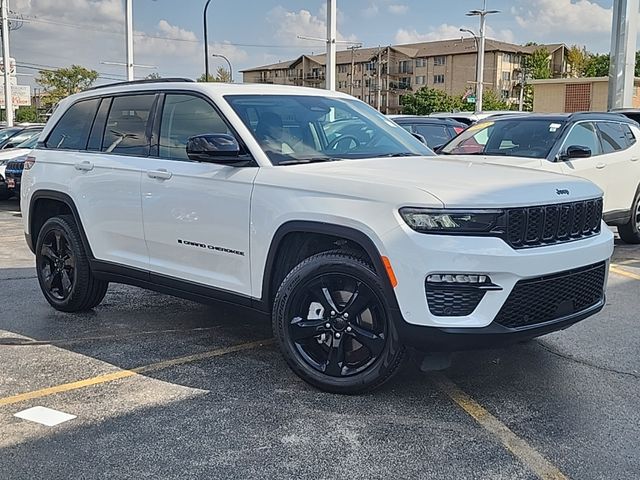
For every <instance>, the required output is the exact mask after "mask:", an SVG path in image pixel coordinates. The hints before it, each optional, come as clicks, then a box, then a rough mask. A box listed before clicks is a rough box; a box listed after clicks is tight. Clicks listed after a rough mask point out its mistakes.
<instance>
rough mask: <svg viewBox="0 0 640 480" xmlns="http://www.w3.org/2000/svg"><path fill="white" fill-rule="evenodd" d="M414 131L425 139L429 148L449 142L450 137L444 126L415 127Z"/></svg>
mask: <svg viewBox="0 0 640 480" xmlns="http://www.w3.org/2000/svg"><path fill="white" fill-rule="evenodd" d="M415 129H416V131H417V132H418V133H419V134H420V135H422V136H423V137H424V138H426V139H427V143H428V144H429V146H431V147H438V146H440V145H444V144H445V143H447V142H448V141H449V140H451V137H452V136H451V135H449V131H448V130H447V127H446V126H445V125H424V124H423V125H416V126H415Z"/></svg>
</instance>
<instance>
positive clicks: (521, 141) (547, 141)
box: [441, 118, 563, 158]
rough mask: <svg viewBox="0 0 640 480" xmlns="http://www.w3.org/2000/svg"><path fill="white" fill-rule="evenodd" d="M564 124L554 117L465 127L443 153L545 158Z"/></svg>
mask: <svg viewBox="0 0 640 480" xmlns="http://www.w3.org/2000/svg"><path fill="white" fill-rule="evenodd" d="M562 126H563V124H562V123H561V122H557V121H554V120H537V119H536V120H523V119H522V118H517V119H512V120H511V119H509V120H499V121H495V122H494V121H490V120H489V121H484V122H480V123H476V124H475V125H472V126H471V127H469V128H468V129H466V130H465V131H464V132H462V133H461V134H460V135H458V136H457V137H456V138H454V139H453V140H452V141H451V142H449V144H447V145H446V146H445V147H444V148H443V149H442V152H441V153H443V154H450V155H492V156H497V155H502V156H513V157H525V158H546V157H547V155H549V152H550V151H551V149H552V148H553V146H554V145H555V143H556V141H557V140H558V138H559V136H560V132H561V130H562Z"/></svg>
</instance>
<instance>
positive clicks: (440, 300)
mask: <svg viewBox="0 0 640 480" xmlns="http://www.w3.org/2000/svg"><path fill="white" fill-rule="evenodd" d="M426 289H427V303H428V304H429V311H430V312H431V313H432V314H433V315H435V316H437V317H464V316H466V315H471V314H472V313H473V311H474V310H475V309H476V307H477V306H478V304H479V303H480V300H482V297H484V294H485V291H484V290H480V289H478V288H473V287H451V286H445V285H433V284H429V283H427V287H426Z"/></svg>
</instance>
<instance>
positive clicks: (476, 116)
mask: <svg viewBox="0 0 640 480" xmlns="http://www.w3.org/2000/svg"><path fill="white" fill-rule="evenodd" d="M514 113H519V114H523V115H526V114H527V112H514V111H512V110H493V111H487V112H479V113H476V112H437V113H432V114H431V115H429V116H430V117H435V118H449V119H452V120H455V121H456V122H460V123H464V124H465V125H467V126H468V125H473V124H474V123H477V122H479V121H481V120H485V119H487V118H489V117H498V116H501V115H513V114H514Z"/></svg>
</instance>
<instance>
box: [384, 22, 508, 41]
mask: <svg viewBox="0 0 640 480" xmlns="http://www.w3.org/2000/svg"><path fill="white" fill-rule="evenodd" d="M461 28H467V29H470V30H473V28H470V27H467V26H463V25H449V24H448V23H443V24H442V25H439V26H438V27H435V28H432V29H431V30H429V31H427V32H425V33H420V32H418V31H417V30H416V29H411V30H407V29H404V28H400V29H399V30H398V31H397V32H396V36H395V41H396V43H400V44H402V43H418V42H432V41H436V40H451V39H454V38H460V37H462V36H463V35H468V34H463V33H462V32H460V29H461ZM487 37H488V38H491V39H495V40H501V41H503V42H514V41H515V35H514V34H513V32H512V31H511V30H499V31H496V30H494V29H493V28H491V27H490V26H488V27H487Z"/></svg>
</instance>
